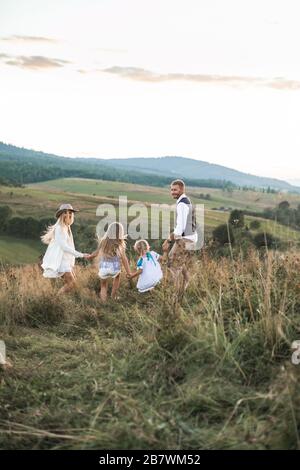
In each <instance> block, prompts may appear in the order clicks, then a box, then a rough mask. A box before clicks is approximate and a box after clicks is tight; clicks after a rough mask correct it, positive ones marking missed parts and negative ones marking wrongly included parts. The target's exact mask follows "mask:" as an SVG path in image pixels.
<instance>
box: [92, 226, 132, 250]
mask: <svg viewBox="0 0 300 470" xmlns="http://www.w3.org/2000/svg"><path fill="white" fill-rule="evenodd" d="M126 237H127V235H125V234H124V227H123V225H122V224H120V222H112V223H111V224H110V225H109V226H108V228H107V230H106V232H105V234H104V236H103V237H102V238H101V239H100V240H99V246H98V250H99V255H100V256H101V255H102V256H107V257H108V258H110V257H113V256H116V255H118V254H120V253H121V252H122V251H123V252H124V251H125V249H126Z"/></svg>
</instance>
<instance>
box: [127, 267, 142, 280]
mask: <svg viewBox="0 0 300 470" xmlns="http://www.w3.org/2000/svg"><path fill="white" fill-rule="evenodd" d="M142 272H143V270H142V269H137V270H136V271H134V272H133V273H129V274H127V277H128V279H133V278H134V277H137V276H139V275H140V274H142Z"/></svg>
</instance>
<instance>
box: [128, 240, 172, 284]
mask: <svg viewBox="0 0 300 470" xmlns="http://www.w3.org/2000/svg"><path fill="white" fill-rule="evenodd" d="M134 250H135V251H136V252H137V253H138V254H139V259H138V261H137V265H136V266H137V270H136V271H135V272H134V273H131V274H130V275H129V276H128V277H129V278H130V279H132V278H134V277H137V276H138V277H139V279H138V282H137V285H136V287H137V289H138V291H139V292H147V291H149V290H151V289H153V288H154V287H155V286H156V285H157V284H158V283H159V282H160V281H161V279H162V278H163V273H162V269H161V266H160V263H159V259H161V258H162V259H165V257H166V253H165V252H164V254H163V256H161V255H159V254H158V253H156V252H155V251H152V250H150V246H149V243H148V242H147V241H146V240H138V241H137V242H135V245H134Z"/></svg>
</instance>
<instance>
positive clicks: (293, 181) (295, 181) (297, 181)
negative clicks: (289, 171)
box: [287, 178, 300, 186]
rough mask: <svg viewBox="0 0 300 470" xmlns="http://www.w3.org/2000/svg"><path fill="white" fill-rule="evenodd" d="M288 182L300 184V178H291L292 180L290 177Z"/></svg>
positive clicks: (294, 184) (295, 184)
mask: <svg viewBox="0 0 300 470" xmlns="http://www.w3.org/2000/svg"><path fill="white" fill-rule="evenodd" d="M287 182H288V183H290V184H291V185H293V186H300V178H298V179H291V180H290V179H289V180H287Z"/></svg>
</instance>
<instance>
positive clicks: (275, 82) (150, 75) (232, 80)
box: [98, 66, 300, 90]
mask: <svg viewBox="0 0 300 470" xmlns="http://www.w3.org/2000/svg"><path fill="white" fill-rule="evenodd" d="M98 71H101V72H105V73H109V74H112V75H117V76H119V77H121V78H128V79H130V80H136V81H140V82H152V83H159V82H166V81H175V80H176V81H183V80H184V81H189V82H195V83H209V84H221V85H229V86H233V87H237V86H241V85H244V86H245V85H246V86H247V85H249V86H265V87H271V88H276V89H279V90H298V89H300V82H298V81H296V80H287V79H285V78H272V79H265V78H261V77H242V76H223V75H209V74H186V73H155V72H152V71H150V70H146V69H142V68H139V67H119V66H113V67H109V68H106V69H101V70H98Z"/></svg>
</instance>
